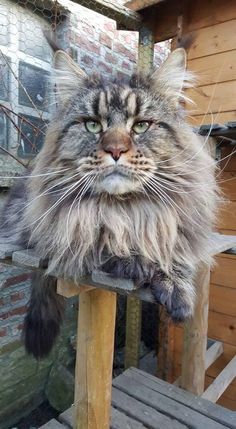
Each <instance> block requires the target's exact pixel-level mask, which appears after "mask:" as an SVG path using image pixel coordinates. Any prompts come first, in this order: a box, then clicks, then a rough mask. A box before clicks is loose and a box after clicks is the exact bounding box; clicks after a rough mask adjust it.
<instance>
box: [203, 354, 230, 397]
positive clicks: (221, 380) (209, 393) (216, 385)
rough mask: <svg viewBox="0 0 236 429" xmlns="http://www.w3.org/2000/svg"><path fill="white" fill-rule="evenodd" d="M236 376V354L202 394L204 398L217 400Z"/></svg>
mask: <svg viewBox="0 0 236 429" xmlns="http://www.w3.org/2000/svg"><path fill="white" fill-rule="evenodd" d="M235 377H236V356H235V357H234V358H233V359H232V360H231V362H229V363H228V365H227V366H226V367H225V368H224V369H223V371H222V372H221V373H220V374H219V375H218V377H216V378H215V380H214V381H213V383H212V384H211V385H210V386H209V387H208V388H207V389H206V390H205V392H204V393H203V394H202V398H204V399H208V400H209V401H212V402H216V401H217V400H218V399H219V397H220V396H221V395H222V394H223V393H224V391H225V390H226V389H227V387H228V386H229V385H230V383H231V382H232V380H233V379H234V378H235Z"/></svg>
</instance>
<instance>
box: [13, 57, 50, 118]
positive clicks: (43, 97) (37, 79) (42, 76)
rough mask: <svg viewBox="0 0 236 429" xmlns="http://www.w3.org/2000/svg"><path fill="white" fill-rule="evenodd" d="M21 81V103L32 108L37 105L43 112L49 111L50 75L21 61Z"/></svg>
mask: <svg viewBox="0 0 236 429" xmlns="http://www.w3.org/2000/svg"><path fill="white" fill-rule="evenodd" d="M19 79H20V83H21V84H20V85H19V103H20V104H23V105H24V106H29V107H32V108H34V105H35V106H37V107H38V108H39V109H41V110H47V104H48V93H49V73H48V72H46V71H45V70H42V69H40V68H38V67H34V66H31V65H29V64H27V63H24V62H22V61H21V62H20V64H19ZM22 85H23V87H24V88H23V87H22ZM24 89H25V90H24Z"/></svg>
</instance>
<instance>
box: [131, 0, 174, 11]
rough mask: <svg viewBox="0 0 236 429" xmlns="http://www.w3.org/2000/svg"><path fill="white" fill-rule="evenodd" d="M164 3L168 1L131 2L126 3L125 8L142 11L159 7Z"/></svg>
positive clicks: (147, 0)
mask: <svg viewBox="0 0 236 429" xmlns="http://www.w3.org/2000/svg"><path fill="white" fill-rule="evenodd" d="M163 1H166V0H130V1H128V2H127V3H125V6H126V7H128V8H129V9H131V10H135V11H138V10H141V9H145V8H146V7H150V6H153V5H157V4H159V3H161V2H163Z"/></svg>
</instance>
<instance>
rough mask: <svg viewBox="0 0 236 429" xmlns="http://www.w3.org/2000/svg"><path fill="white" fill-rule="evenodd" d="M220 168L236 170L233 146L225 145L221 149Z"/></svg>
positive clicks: (235, 156)
mask: <svg viewBox="0 0 236 429" xmlns="http://www.w3.org/2000/svg"><path fill="white" fill-rule="evenodd" d="M223 158H224V159H223ZM221 159H222V161H221V163H220V168H222V170H224V171H236V153H235V147H234V146H233V147H232V146H231V147H230V146H227V147H224V148H222V150H221Z"/></svg>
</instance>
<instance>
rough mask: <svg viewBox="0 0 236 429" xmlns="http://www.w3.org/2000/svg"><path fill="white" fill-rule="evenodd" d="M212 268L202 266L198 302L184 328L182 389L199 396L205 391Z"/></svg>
mask: <svg viewBox="0 0 236 429" xmlns="http://www.w3.org/2000/svg"><path fill="white" fill-rule="evenodd" d="M209 286H210V268H209V267H208V266H207V265H205V264H202V266H201V267H200V268H199V270H198V273H197V275H196V284H195V287H196V291H197V302H196V306H195V310H194V315H193V318H192V319H191V320H190V321H189V322H188V323H186V325H185V327H184V347H183V358H182V372H181V387H182V388H183V389H186V390H188V391H190V392H192V393H195V394H197V395H201V394H202V393H203V391H204V379H205V354H206V345H207V331H208V304H209Z"/></svg>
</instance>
